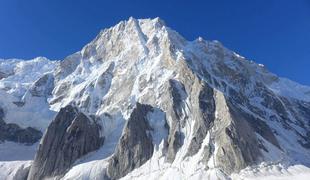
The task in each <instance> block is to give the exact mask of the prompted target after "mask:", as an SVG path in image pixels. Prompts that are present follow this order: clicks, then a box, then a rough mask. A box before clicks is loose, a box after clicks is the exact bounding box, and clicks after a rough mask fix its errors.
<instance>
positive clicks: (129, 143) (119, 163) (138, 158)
mask: <svg viewBox="0 0 310 180" xmlns="http://www.w3.org/2000/svg"><path fill="white" fill-rule="evenodd" d="M152 111H153V108H152V107H151V106H149V105H144V104H139V103H137V105H136V108H135V109H134V110H133V112H132V113H131V115H130V118H129V120H128V121H127V124H126V126H125V129H124V130H123V135H122V137H121V139H120V140H119V143H118V146H117V148H116V150H115V153H114V155H113V157H112V158H111V160H110V161H109V166H108V168H107V176H108V177H109V178H110V179H119V178H121V177H123V176H125V175H126V174H128V173H129V172H131V171H132V170H133V169H135V168H138V167H140V166H141V165H142V164H144V163H145V162H146V161H147V160H149V159H150V158H151V157H152V155H153V147H154V146H153V143H152V137H151V135H150V134H149V133H148V132H149V131H151V130H152V128H151V127H150V125H149V123H148V121H147V114H148V113H149V112H152Z"/></svg>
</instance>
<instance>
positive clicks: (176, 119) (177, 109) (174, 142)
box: [166, 79, 187, 162]
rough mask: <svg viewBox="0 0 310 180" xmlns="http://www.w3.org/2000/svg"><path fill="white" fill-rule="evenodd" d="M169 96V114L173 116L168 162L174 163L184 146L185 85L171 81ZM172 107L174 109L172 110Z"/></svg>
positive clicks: (170, 128)
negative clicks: (170, 100) (178, 152)
mask: <svg viewBox="0 0 310 180" xmlns="http://www.w3.org/2000/svg"><path fill="white" fill-rule="evenodd" d="M168 92H169V93H168V95H169V96H170V97H169V98H171V99H172V102H170V104H169V107H170V109H169V110H168V111H169V112H168V114H170V116H171V122H170V124H169V136H168V150H167V156H166V158H167V161H168V162H173V161H174V159H175V155H176V153H177V151H178V149H179V148H180V147H181V146H182V145H183V140H184V135H183V134H182V132H181V131H180V130H181V128H182V127H184V125H185V119H186V118H187V117H186V115H185V114H184V113H183V112H184V109H185V103H184V101H185V99H186V98H187V93H186V90H185V87H184V85H183V84H182V83H181V82H179V81H177V80H174V79H170V80H169V83H168ZM171 107H172V109H171Z"/></svg>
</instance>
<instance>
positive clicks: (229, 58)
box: [0, 18, 310, 180]
mask: <svg viewBox="0 0 310 180" xmlns="http://www.w3.org/2000/svg"><path fill="white" fill-rule="evenodd" d="M309 167H310V87H307V86H302V85H299V84H297V83H295V82H292V81H290V80H288V79H285V78H279V77H277V76H276V75H274V74H272V73H270V72H268V70H267V69H266V68H265V67H264V66H263V65H258V64H256V63H254V62H252V61H249V60H247V59H245V58H244V57H242V56H240V55H238V54H236V53H235V52H233V51H230V50H228V49H226V48H225V47H224V46H223V45H222V44H221V43H219V42H217V41H205V40H203V39H202V38H198V39H196V40H194V41H187V40H186V39H184V38H183V37H182V36H181V35H179V34H178V33H177V32H175V31H174V30H172V29H170V28H168V27H167V26H166V25H165V23H164V22H163V21H162V20H160V19H159V18H156V19H141V20H136V19H134V18H130V19H129V20H128V21H122V22H120V23H119V24H117V25H116V26H114V27H111V28H109V29H105V30H103V31H101V32H100V34H99V35H98V36H97V37H96V38H95V39H94V40H93V41H92V42H90V43H89V44H87V45H86V46H85V47H84V48H83V49H82V50H81V51H79V52H77V53H75V54H73V55H70V56H68V57H67V58H65V59H64V60H61V61H51V60H48V59H46V58H43V57H39V58H36V59H33V60H27V61H23V60H17V59H9V60H0V179H17V180H19V179H28V180H37V179H64V180H69V179H70V180H71V179H85V180H87V179H279V180H280V179H281V180H282V179H293V178H295V179H309V178H310V168H309Z"/></svg>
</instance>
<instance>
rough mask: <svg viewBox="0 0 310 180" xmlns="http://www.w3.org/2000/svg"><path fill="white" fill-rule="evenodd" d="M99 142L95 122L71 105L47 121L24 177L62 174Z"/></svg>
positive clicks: (29, 178) (31, 178) (30, 178)
mask: <svg viewBox="0 0 310 180" xmlns="http://www.w3.org/2000/svg"><path fill="white" fill-rule="evenodd" d="M102 143H103V138H101V137H100V135H99V126H98V125H97V124H96V123H95V122H92V120H91V119H89V118H88V117H87V116H86V115H84V114H83V113H81V112H79V111H78V109H76V108H74V107H72V106H71V105H68V106H66V107H65V108H62V109H61V110H60V112H59V113H58V114H57V116H56V118H55V119H54V120H53V121H52V122H51V124H50V125H49V127H48V129H47V131H46V132H45V134H44V136H43V139H42V141H41V143H40V146H39V150H38V152H37V153H36V156H35V159H34V162H33V165H32V167H31V169H30V172H29V176H28V180H37V179H38V180H40V179H43V178H47V177H57V176H61V175H63V173H65V172H66V171H67V170H68V169H69V168H70V167H71V165H72V164H73V163H74V162H75V161H76V160H77V159H78V158H80V157H82V156H83V155H86V154H87V153H89V152H91V151H94V150H97V149H98V148H99V147H100V146H101V145H102Z"/></svg>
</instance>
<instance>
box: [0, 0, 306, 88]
mask: <svg viewBox="0 0 310 180" xmlns="http://www.w3.org/2000/svg"><path fill="white" fill-rule="evenodd" d="M130 16H132V17H134V18H137V19H138V18H155V17H160V18H161V19H163V20H164V21H165V22H166V24H167V26H169V27H171V28H172V29H174V30H175V31H177V32H179V33H180V34H181V35H182V36H183V37H185V38H186V39H187V40H194V39H196V38H197V37H199V36H201V37H203V38H204V39H206V40H219V41H220V42H221V43H222V44H223V45H224V46H225V47H227V48H229V49H231V50H233V51H235V52H237V53H238V54H240V55H242V56H244V57H246V58H247V59H250V60H253V61H255V62H257V63H261V64H264V65H266V67H267V68H268V69H269V70H270V71H271V72H273V73H275V74H277V75H279V76H281V77H286V78H289V79H291V80H294V81H296V82H299V83H301V84H305V85H310V78H309V77H310V71H309V67H310V23H309V22H310V1H309V0H296V1H291V0H282V1H280V0H252V1H246V0H235V1H229V0H217V1H214V0H213V1H209V0H192V1H185V0H179V1H177V0H157V1H154V0H151V1H142V0H131V1H126V0H114V1H112V0H106V1H100V0H88V1H87V0H54V1H42V0H27V1H22V0H1V1H0V25H1V26H0V27H1V28H0V58H21V59H31V58H34V57H37V56H44V57H47V58H49V59H63V58H64V57H66V56H68V55H70V54H72V53H74V52H76V51H79V50H81V48H82V47H83V46H84V45H86V44H87V43H89V42H90V41H91V40H92V39H94V38H95V36H96V35H97V34H98V33H99V32H100V30H101V29H104V28H109V27H111V26H114V25H116V24H117V23H118V22H119V21H121V20H127V19H128V18H129V17H130Z"/></svg>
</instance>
